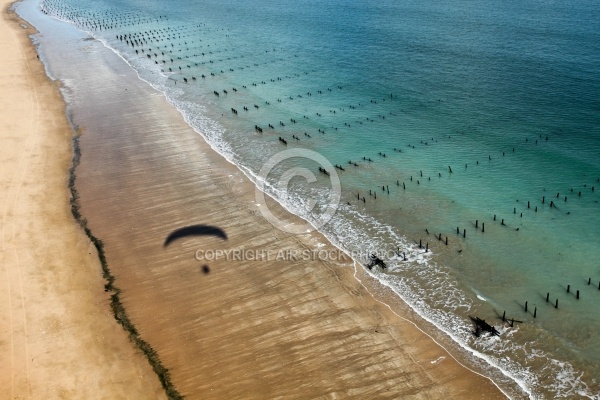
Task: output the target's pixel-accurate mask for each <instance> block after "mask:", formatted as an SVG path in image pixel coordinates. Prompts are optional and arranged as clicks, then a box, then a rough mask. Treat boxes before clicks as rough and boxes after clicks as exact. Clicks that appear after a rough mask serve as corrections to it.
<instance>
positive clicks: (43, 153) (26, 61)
mask: <svg viewBox="0 0 600 400" xmlns="http://www.w3.org/2000/svg"><path fill="white" fill-rule="evenodd" d="M8 3H9V1H6V0H2V1H1V2H0V7H1V8H2V17H1V18H0V54H2V56H1V57H0V138H1V143H2V145H1V147H0V187H1V190H0V204H1V207H2V238H1V263H0V285H1V286H0V389H1V391H0V398H3V399H30V398H31V399H59V398H60V399H63V398H64V399H101V398H105V399H119V398H120V399H133V398H165V395H164V391H163V390H162V388H161V387H160V384H159V382H158V379H157V377H156V375H155V374H154V373H153V371H152V370H151V368H150V367H149V365H148V362H147V361H146V359H145V358H144V357H143V356H142V355H141V354H140V353H139V352H138V351H137V350H135V349H134V347H133V345H132V344H131V342H130V341H129V339H128V337H127V335H126V333H125V332H124V331H123V329H122V328H121V327H120V326H119V325H117V324H116V323H115V320H114V318H113V316H112V315H111V313H110V309H109V307H108V295H107V293H104V290H103V287H104V281H103V279H102V276H101V271H100V263H99V261H98V257H97V255H96V253H95V250H94V248H93V247H92V246H91V244H90V242H89V240H88V239H87V238H86V237H85V235H84V234H83V232H82V231H81V229H80V228H79V226H77V225H76V223H75V221H74V219H73V217H72V215H71V212H70V209H69V197H68V196H69V192H68V191H67V171H68V168H69V165H70V162H71V157H72V154H71V138H72V135H73V132H72V130H71V127H70V125H69V124H68V122H67V119H66V115H65V106H64V103H63V102H62V99H61V97H60V96H59V93H58V88H57V86H55V85H54V84H53V83H51V82H50V81H49V80H48V79H47V77H46V75H45V72H44V69H43V66H42V64H41V63H40V62H39V60H37V58H36V53H35V51H34V49H33V47H32V46H31V43H30V41H29V38H28V36H27V35H28V34H30V33H33V32H32V31H31V30H30V29H27V30H26V29H24V28H23V27H21V25H20V23H21V22H20V21H19V20H18V19H17V17H16V16H15V15H14V14H12V13H10V14H9V13H7V11H6V8H7V6H8Z"/></svg>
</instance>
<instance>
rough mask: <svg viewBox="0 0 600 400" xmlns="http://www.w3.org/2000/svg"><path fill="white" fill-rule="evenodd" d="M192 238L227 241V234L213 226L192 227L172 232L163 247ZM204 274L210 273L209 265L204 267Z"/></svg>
mask: <svg viewBox="0 0 600 400" xmlns="http://www.w3.org/2000/svg"><path fill="white" fill-rule="evenodd" d="M190 236H216V237H219V238H221V239H223V240H227V234H226V233H225V231H224V230H222V229H221V228H219V227H216V226H211V225H190V226H186V227H183V228H179V229H176V230H174V231H173V232H171V233H170V234H169V236H167V238H166V239H165V242H164V243H163V247H165V248H166V247H168V246H169V245H170V244H171V243H173V242H174V241H176V240H178V239H182V238H186V237H190ZM202 272H203V273H204V274H208V273H209V272H210V268H209V267H208V265H203V266H202Z"/></svg>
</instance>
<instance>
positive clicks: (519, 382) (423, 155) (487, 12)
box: [19, 0, 600, 399]
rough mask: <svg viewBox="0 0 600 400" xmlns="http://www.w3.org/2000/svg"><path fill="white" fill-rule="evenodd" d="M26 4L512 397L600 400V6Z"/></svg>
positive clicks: (466, 1) (460, 2)
mask: <svg viewBox="0 0 600 400" xmlns="http://www.w3.org/2000/svg"><path fill="white" fill-rule="evenodd" d="M19 8H20V11H19V12H20V13H21V14H22V15H23V16H24V17H25V18H26V19H27V18H28V15H32V14H33V13H35V12H36V11H35V9H38V10H42V11H43V13H45V14H47V15H49V16H51V17H54V18H56V19H59V20H62V21H65V22H67V23H69V25H70V27H71V28H69V27H67V25H65V29H72V28H73V27H74V28H76V29H79V30H81V31H85V32H89V33H90V34H91V35H93V37H95V38H96V39H97V40H100V41H102V43H104V45H105V46H107V47H108V48H110V49H112V50H113V51H115V52H116V53H118V54H119V55H120V56H121V57H122V58H123V59H124V60H125V61H126V62H127V63H128V64H129V65H130V66H131V67H132V68H134V69H135V70H136V71H137V73H138V76H139V77H140V79H142V80H144V81H146V82H148V84H150V85H152V86H153V87H154V88H156V89H158V90H159V91H161V92H162V93H164V94H165V96H166V97H167V98H168V99H169V102H170V103H171V104H173V105H174V106H175V107H177V108H178V109H179V110H180V112H181V113H182V115H183V117H184V118H185V119H186V121H187V122H188V123H189V124H190V125H191V126H192V127H194V129H196V131H197V132H199V133H200V134H202V135H203V136H204V137H205V139H206V140H207V141H208V142H209V144H210V145H211V146H212V147H213V148H215V149H216V150H217V151H218V152H220V153H221V154H222V155H223V156H224V157H225V158H227V159H228V160H229V161H230V162H232V163H234V164H236V165H237V166H238V167H239V168H240V169H241V170H242V171H243V172H244V173H245V174H246V175H248V177H249V178H250V179H252V180H253V181H255V182H256V183H257V184H259V185H261V186H262V187H264V190H265V191H266V193H268V194H269V195H270V196H272V197H274V198H276V199H277V200H278V201H279V202H281V203H282V204H283V205H284V206H285V207H286V208H287V209H289V210H290V211H292V212H293V213H295V214H297V215H300V216H302V217H303V218H305V219H306V220H308V221H310V222H311V223H312V225H313V226H315V227H317V228H318V230H319V231H321V232H322V233H323V234H325V236H326V237H328V238H329V240H330V241H331V242H332V243H333V244H335V245H336V246H338V247H339V248H340V249H343V250H344V251H346V252H348V253H349V254H353V255H354V256H355V259H356V260H357V261H358V262H359V263H361V265H358V267H359V268H367V267H366V265H367V264H368V263H369V261H370V257H369V256H370V254H372V253H375V254H376V255H377V256H378V257H379V258H380V259H382V260H383V261H384V262H385V264H386V266H387V268H385V269H382V268H381V267H379V266H375V267H373V268H372V269H371V270H368V273H369V275H370V276H371V277H372V278H373V279H375V280H377V281H379V282H380V283H381V285H382V287H386V288H387V289H389V290H392V291H393V292H394V293H395V294H396V295H397V296H399V297H400V298H402V300H403V301H405V302H406V303H407V304H408V305H409V306H410V307H411V308H412V309H413V310H415V312H416V313H418V314H419V315H420V316H421V317H422V318H423V319H424V320H425V321H427V322H426V323H427V324H429V325H430V326H434V327H435V329H436V335H438V336H439V337H442V338H446V339H447V340H449V341H451V342H452V343H453V344H454V351H455V352H457V353H460V354H461V356H460V357H462V358H464V359H465V360H468V362H469V363H470V365H473V366H474V367H475V368H477V369H478V370H479V371H481V372H482V373H484V374H485V375H487V376H490V377H491V378H492V379H493V380H494V381H496V382H497V383H498V384H499V385H500V386H501V387H503V388H505V387H513V388H514V387H516V388H517V389H505V390H506V391H507V393H508V394H509V395H510V396H511V397H514V398H520V397H531V398H596V399H598V398H600V381H599V378H598V377H600V335H598V334H597V333H598V332H600V307H598V306H597V305H598V304H599V301H600V204H599V201H600V193H599V192H600V8H598V7H597V4H596V3H595V2H594V1H591V0H583V1H581V2H575V3H572V4H565V3H559V2H548V1H539V0H533V1H530V2H527V3H523V2H515V1H508V2H504V3H497V2H491V1H482V2H473V1H470V0H451V1H449V2H443V3H440V2H416V1H391V0H381V1H376V2H374V1H364V2H353V1H342V0H338V1H334V0H330V1H319V2H317V1H311V0H300V1H294V2H292V1H289V0H284V1H281V2H261V1H257V0H250V1H245V2H236V1H230V0H224V1H212V0H206V1H201V0H196V1H186V2H183V1H179V0H174V1H170V2H159V1H134V0H131V1H130V0H104V1H93V2H92V1H86V0H80V1H73V0H64V1H63V0H61V1H55V0H47V1H46V0H43V1H42V2H41V3H39V2H36V1H33V0H27V1H26V2H25V3H23V4H22V5H21V6H19ZM37 14H38V15H37V16H36V18H41V15H40V13H39V11H38V12H37ZM42 34H43V31H42ZM42 40H43V38H42ZM90 73H93V69H91V70H90ZM67 100H68V99H67ZM291 149H295V150H297V151H296V152H295V153H284V154H285V156H281V152H282V151H284V150H291ZM313 152H316V153H318V154H319V155H321V156H323V157H324V159H325V161H323V160H322V159H320V158H317V157H314V154H315V153H313ZM273 157H283V159H282V162H281V163H279V164H277V165H275V166H274V168H273V169H272V170H271V171H270V173H269V174H265V172H264V169H263V166H264V165H265V164H267V162H268V161H269V160H271V159H272V158H273ZM319 168H323V169H325V170H326V171H328V172H327V173H323V172H321V171H320V170H319ZM290 171H291V172H290ZM337 179H339V191H338V194H339V196H340V200H339V201H337V197H336V196H335V193H333V192H335V191H336V190H333V191H332V188H334V189H335V188H336V187H337ZM332 193H333V194H332ZM257 201H259V200H257ZM332 215H333V216H332ZM331 216H332V217H331ZM329 217H331V219H329ZM284 226H285V224H281V227H284ZM503 315H505V316H506V318H505V319H506V321H503ZM471 316H472V317H480V318H482V319H485V320H486V321H488V322H489V323H491V324H492V325H494V326H495V327H496V328H497V329H498V331H499V332H500V335H499V336H490V335H488V334H487V333H481V334H480V335H479V336H477V335H475V334H474V331H475V326H474V324H473V322H472V320H471V318H470V317H471ZM512 319H514V320H515V322H514V323H510V322H509V320H512ZM507 382H510V383H512V385H509V384H507Z"/></svg>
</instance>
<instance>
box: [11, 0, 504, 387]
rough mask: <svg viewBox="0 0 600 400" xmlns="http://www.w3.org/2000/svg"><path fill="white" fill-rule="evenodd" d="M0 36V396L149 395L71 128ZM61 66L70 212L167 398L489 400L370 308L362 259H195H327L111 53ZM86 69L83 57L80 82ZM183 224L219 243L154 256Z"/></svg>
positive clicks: (398, 311)
mask: <svg viewBox="0 0 600 400" xmlns="http://www.w3.org/2000/svg"><path fill="white" fill-rule="evenodd" d="M6 3H8V2H6V1H5V2H3V7H4V8H6ZM0 29H1V30H0V35H1V36H2V37H3V38H8V40H2V42H1V44H0V46H1V48H2V50H3V54H5V55H8V56H4V57H3V59H2V64H1V65H0V71H1V75H0V76H1V78H0V85H1V86H2V91H1V93H2V100H1V104H2V107H1V109H2V113H3V115H2V119H1V121H2V122H1V123H0V127H2V129H1V130H0V131H1V134H2V135H3V139H4V141H5V143H10V145H9V146H6V145H5V146H4V147H3V150H2V153H0V154H1V161H0V165H1V167H0V168H2V173H1V176H0V177H1V182H2V186H3V189H4V190H3V191H2V199H3V204H4V206H3V246H2V257H3V262H2V270H3V271H1V272H0V273H1V274H2V277H3V280H4V279H6V288H7V289H6V290H4V291H2V295H1V296H2V297H1V298H2V304H4V305H8V306H5V307H3V308H2V311H1V312H2V314H1V315H2V320H3V321H9V324H8V326H9V329H8V330H2V331H1V332H0V350H1V351H0V357H1V358H0V372H1V374H0V377H1V378H0V379H2V387H4V388H9V387H10V388H11V392H10V393H11V395H10V398H57V397H64V398H164V397H165V394H164V391H163V389H162V388H161V387H160V383H159V380H158V379H157V377H156V375H155V374H154V373H153V371H152V369H151V367H150V365H149V364H148V362H147V360H146V358H145V357H144V356H143V355H142V354H141V353H140V352H139V351H138V350H137V349H136V348H135V346H134V344H133V342H131V341H130V340H129V339H128V336H127V333H126V332H125V331H124V330H123V329H122V327H121V326H120V325H118V324H117V322H116V321H115V319H114V317H113V314H112V312H111V309H110V306H109V303H110V299H109V296H110V295H111V294H114V291H113V292H109V293H105V292H104V284H105V281H104V280H103V278H102V271H101V265H100V262H99V260H98V255H97V253H96V251H95V248H94V247H93V245H92V244H91V243H90V241H89V239H88V238H87V237H86V236H85V234H84V233H83V231H82V230H81V228H80V227H79V226H78V225H77V224H76V222H75V220H74V219H73V217H72V215H71V212H70V209H69V191H68V189H67V183H68V170H69V167H70V164H71V160H72V148H71V140H72V137H73V135H74V132H73V131H72V129H71V127H70V125H69V124H68V121H67V118H66V116H65V115H66V114H65V104H64V103H63V102H62V100H61V98H60V95H59V92H58V87H57V85H56V84H54V83H53V82H51V81H50V80H48V79H47V78H46V76H45V74H44V69H43V66H42V64H41V63H40V62H39V61H38V60H37V59H36V55H35V51H34V49H33V47H32V46H31V44H30V42H29V39H28V38H27V34H28V33H30V32H29V31H28V30H25V29H23V28H21V27H20V25H19V22H18V21H15V19H14V15H7V13H6V12H4V13H3V19H2V25H1V28H0ZM96 45H97V46H100V45H98V44H96ZM71 56H72V59H69V62H68V63H69V68H65V70H64V76H68V77H69V78H70V79H71V82H75V84H74V85H73V87H71V88H69V90H70V91H71V93H72V94H73V95H74V97H76V98H77V101H76V103H75V104H73V107H72V113H73V120H74V122H75V124H76V125H77V126H79V128H80V131H81V132H82V136H81V138H80V141H79V143H80V149H81V164H80V165H79V166H78V167H77V170H76V177H77V178H76V183H75V186H76V188H77V191H78V193H79V195H80V199H79V200H80V205H81V212H82V214H83V216H84V217H85V218H86V219H87V223H88V225H87V226H88V227H89V229H91V231H92V232H93V234H94V236H95V237H97V238H99V239H100V240H102V242H103V243H104V251H105V255H106V260H107V264H108V266H109V268H110V271H111V274H112V275H113V276H114V278H115V282H114V285H115V287H117V288H118V290H119V297H120V301H121V302H122V304H123V306H124V308H125V310H126V313H127V316H128V318H129V320H130V321H131V322H132V323H133V324H134V326H135V328H136V330H137V332H138V333H139V336H140V337H141V338H143V340H145V341H146V342H147V343H148V344H149V345H150V346H152V348H153V349H154V350H155V351H156V352H157V354H158V357H159V358H160V360H161V363H162V365H163V366H164V367H165V368H167V369H168V370H169V372H170V377H171V381H172V384H173V385H174V388H175V390H176V391H177V392H178V393H179V394H180V395H182V396H184V397H186V398H190V399H209V398H211V399H212V398H214V399H222V398H228V399H231V398H257V399H263V398H284V397H286V398H348V397H350V398H423V399H425V398H429V399H438V398H456V399H459V398H460V399H465V398H474V399H475V398H478V399H479V398H488V399H495V398H505V396H504V395H503V394H502V393H501V391H500V390H499V389H498V388H497V387H496V386H495V385H494V383H493V382H491V381H490V380H489V379H487V378H486V377H483V376H481V375H479V374H477V373H475V372H473V371H471V370H469V369H467V368H466V367H464V366H462V365H461V364H460V363H458V362H457V361H456V360H455V359H454V358H453V357H452V356H451V355H450V354H449V353H448V352H447V351H446V350H445V349H444V348H442V347H441V346H439V345H438V344H436V342H435V341H434V340H433V339H432V338H431V337H429V336H428V335H427V334H425V333H424V332H422V331H421V330H420V329H418V328H417V327H416V325H414V324H413V323H412V322H410V321H409V320H412V319H414V315H412V314H411V313H410V312H409V311H408V310H406V309H405V308H403V307H402V306H401V305H400V306H397V307H394V308H393V311H392V309H391V308H389V307H387V306H386V305H384V304H383V303H382V302H380V301H378V300H377V299H376V298H374V297H373V295H372V294H371V292H375V291H376V290H377V288H376V287H373V286H372V284H370V283H367V279H366V277H364V276H362V272H361V268H362V267H361V266H358V272H357V273H356V274H357V275H358V277H359V278H360V280H362V281H364V282H365V283H366V286H364V285H363V284H362V283H361V282H360V281H359V280H358V279H357V278H356V277H355V265H354V263H353V262H352V261H351V260H328V261H326V260H320V259H315V258H311V259H309V260H306V259H293V258H288V257H285V258H284V259H278V258H277V257H272V258H271V259H259V260H250V259H248V258H246V259H224V258H221V259H216V260H213V259H211V260H203V261H199V260H197V259H196V257H195V255H196V254H197V252H198V250H223V251H225V250H232V249H236V250H244V251H251V252H253V253H254V254H256V253H262V254H265V253H267V254H279V253H280V252H281V251H283V252H284V253H285V252H287V253H292V254H293V253H296V254H297V253H298V252H300V251H302V250H312V249H320V250H322V251H332V252H334V251H335V250H336V249H335V248H334V247H333V246H332V245H331V244H330V243H328V242H327V241H326V239H325V238H324V237H322V236H321V235H319V234H315V233H312V234H306V235H300V236H298V235H291V234H287V233H284V232H282V231H280V230H278V229H276V228H275V227H273V226H272V225H271V224H270V223H269V222H268V221H266V220H265V219H264V218H263V217H262V216H261V214H260V212H259V211H258V206H257V204H256V203H255V200H254V185H253V184H252V183H251V182H250V181H249V180H248V179H247V178H246V177H245V176H244V175H243V174H242V173H241V172H240V171H239V170H238V169H237V168H236V167H234V166H233V165H231V164H229V163H228V162H226V161H225V160H224V159H223V158H222V157H221V156H220V155H219V154H217V153H216V152H214V151H213V150H212V149H211V148H210V147H209V146H208V144H207V143H206V142H205V141H204V139H203V138H202V137H201V136H200V135H199V134H198V133H196V132H194V131H193V130H192V129H191V128H190V126H189V125H187V124H186V123H185V121H184V120H183V119H182V117H181V115H180V114H179V113H178V112H177V111H176V110H175V109H174V107H172V106H171V105H169V104H168V103H167V101H166V100H165V98H164V97H163V96H162V95H160V94H159V93H157V92H156V91H155V90H154V89H152V88H151V87H150V86H149V85H147V84H145V83H144V82H142V81H140V80H139V79H137V76H136V74H135V72H134V71H133V70H131V69H130V68H129V67H128V66H126V65H125V64H124V63H123V62H122V60H120V59H119V58H118V57H117V56H116V55H114V54H113V53H111V52H108V51H105V52H101V51H100V50H97V49H92V50H90V54H88V55H87V56H86V58H82V57H81V56H78V55H70V54H62V55H60V57H62V58H64V59H67V58H68V57H71ZM84 63H95V64H93V65H94V68H95V70H94V71H95V73H94V74H93V75H89V74H88V75H86V73H85V71H86V67H89V65H84ZM83 82H85V83H84V84H83ZM77 83H79V85H78V84H77ZM90 89H93V90H90ZM24 116H26V117H24ZM271 203H272V202H269V206H270V209H271V210H272V211H274V212H275V213H276V214H277V215H279V216H282V217H284V218H286V219H291V220H294V217H293V216H291V215H288V214H287V212H286V211H285V210H282V209H281V208H280V207H278V206H277V205H276V204H271ZM194 224H206V225H211V226H216V227H219V228H220V229H222V230H223V231H224V232H226V234H227V237H228V239H227V240H222V239H220V238H215V237H207V236H204V237H190V238H184V239H180V240H177V241H175V242H174V243H172V244H170V245H169V246H167V247H165V246H163V243H164V241H165V238H166V237H167V236H168V235H169V234H170V233H171V232H173V231H174V230H176V229H179V228H182V227H184V226H189V225H194ZM205 265H206V266H207V267H208V271H209V272H208V273H203V269H202V268H203V266H205ZM383 296H385V294H383ZM416 322H417V323H419V321H416Z"/></svg>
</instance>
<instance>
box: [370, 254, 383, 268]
mask: <svg viewBox="0 0 600 400" xmlns="http://www.w3.org/2000/svg"><path fill="white" fill-rule="evenodd" d="M370 258H371V260H370V261H369V263H368V264H367V268H369V269H372V268H373V267H374V266H376V265H379V266H380V267H381V268H382V269H386V268H387V265H385V263H384V262H383V260H382V259H381V258H379V257H377V256H376V255H375V254H371V257H370Z"/></svg>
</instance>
